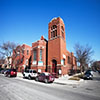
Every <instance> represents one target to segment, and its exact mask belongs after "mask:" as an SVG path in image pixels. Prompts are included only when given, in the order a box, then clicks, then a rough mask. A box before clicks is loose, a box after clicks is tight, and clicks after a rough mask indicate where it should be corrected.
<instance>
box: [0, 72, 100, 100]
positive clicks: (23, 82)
mask: <svg viewBox="0 0 100 100" xmlns="http://www.w3.org/2000/svg"><path fill="white" fill-rule="evenodd" d="M91 81H92V80H91ZM91 81H88V82H89V85H87V81H85V83H82V84H81V85H80V86H68V85H60V84H55V83H52V84H45V83H41V82H35V81H34V80H28V79H21V78H8V77H4V76H3V75H1V74H0V100H100V96H99V93H100V80H99V79H98V80H93V84H91V85H90V83H91ZM95 82H96V83H97V84H95ZM92 85H93V87H91V88H90V87H89V86H92ZM98 85H99V86H98ZM95 89H97V90H95ZM91 91H92V92H91Z"/></svg>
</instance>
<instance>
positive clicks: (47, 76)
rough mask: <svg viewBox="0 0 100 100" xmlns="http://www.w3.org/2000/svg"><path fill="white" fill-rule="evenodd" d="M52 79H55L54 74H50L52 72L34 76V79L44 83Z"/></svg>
mask: <svg viewBox="0 0 100 100" xmlns="http://www.w3.org/2000/svg"><path fill="white" fill-rule="evenodd" d="M54 80H55V78H54V76H52V74H50V73H47V72H44V73H41V74H39V75H38V76H37V77H36V81H42V82H45V83H49V82H53V81H54Z"/></svg>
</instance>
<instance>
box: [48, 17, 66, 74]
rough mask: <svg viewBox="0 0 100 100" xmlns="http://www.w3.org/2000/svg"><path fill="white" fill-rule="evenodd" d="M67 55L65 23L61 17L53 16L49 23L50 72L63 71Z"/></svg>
mask: <svg viewBox="0 0 100 100" xmlns="http://www.w3.org/2000/svg"><path fill="white" fill-rule="evenodd" d="M65 55H66V40H65V25H64V22H63V20H62V19H61V18H60V17H58V18H53V19H52V20H51V21H50V23H49V25H48V72H51V73H62V65H63V64H64V63H65V59H66V56H65Z"/></svg>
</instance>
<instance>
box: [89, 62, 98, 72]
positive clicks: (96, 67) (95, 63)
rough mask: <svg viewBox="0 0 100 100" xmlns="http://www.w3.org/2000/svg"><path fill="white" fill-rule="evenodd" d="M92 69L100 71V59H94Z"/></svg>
mask: <svg viewBox="0 0 100 100" xmlns="http://www.w3.org/2000/svg"><path fill="white" fill-rule="evenodd" d="M91 67H92V69H93V70H94V71H99V70H100V61H94V62H93V63H92V65H91Z"/></svg>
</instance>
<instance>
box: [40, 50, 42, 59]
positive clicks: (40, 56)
mask: <svg viewBox="0 0 100 100" xmlns="http://www.w3.org/2000/svg"><path fill="white" fill-rule="evenodd" d="M40 60H42V49H40Z"/></svg>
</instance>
